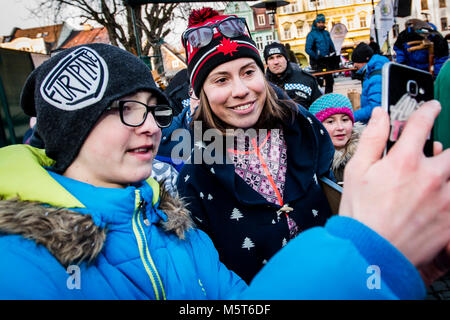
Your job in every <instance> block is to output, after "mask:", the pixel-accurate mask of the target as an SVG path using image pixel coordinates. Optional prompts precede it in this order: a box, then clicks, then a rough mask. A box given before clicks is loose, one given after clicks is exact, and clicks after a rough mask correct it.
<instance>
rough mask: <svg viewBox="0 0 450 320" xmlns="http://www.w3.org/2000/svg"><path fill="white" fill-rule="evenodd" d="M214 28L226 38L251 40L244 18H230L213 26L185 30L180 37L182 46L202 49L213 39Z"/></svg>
mask: <svg viewBox="0 0 450 320" xmlns="http://www.w3.org/2000/svg"><path fill="white" fill-rule="evenodd" d="M214 28H217V30H218V31H219V32H220V33H221V34H222V35H223V36H224V37H227V38H235V37H239V36H242V35H245V36H248V37H250V38H251V35H250V31H249V29H248V26H247V23H246V22H245V18H238V17H231V18H226V19H224V20H222V21H219V22H217V23H214V24H210V25H205V26H201V27H196V28H190V29H187V30H186V31H185V32H183V35H182V36H181V38H182V41H183V46H184V47H185V48H186V47H187V43H189V44H190V46H191V47H193V48H202V47H205V46H207V45H208V44H210V43H211V41H212V39H213V37H214Z"/></svg>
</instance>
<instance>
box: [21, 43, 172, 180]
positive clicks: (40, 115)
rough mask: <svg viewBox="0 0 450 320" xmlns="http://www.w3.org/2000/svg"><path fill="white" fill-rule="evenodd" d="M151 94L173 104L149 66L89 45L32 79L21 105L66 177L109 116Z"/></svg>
mask: <svg viewBox="0 0 450 320" xmlns="http://www.w3.org/2000/svg"><path fill="white" fill-rule="evenodd" d="M140 90H146V91H149V92H151V93H152V94H153V95H155V96H156V97H157V99H158V103H163V104H169V103H168V100H167V98H166V97H165V96H164V94H163V93H162V92H161V91H160V90H159V89H158V87H157V86H156V84H155V81H154V80H153V77H152V74H151V72H150V70H149V68H148V67H147V65H146V64H145V63H143V62H142V61H141V60H140V59H139V58H137V57H136V56H134V55H133V54H131V53H129V52H127V51H125V50H122V49H119V48H118V47H115V46H111V45H107V44H100V43H94V44H85V45H81V46H77V47H74V48H70V49H66V50H64V51H62V52H61V53H58V54H57V55H55V56H53V57H52V58H50V59H49V60H47V61H46V62H44V63H43V64H42V65H40V66H39V67H38V68H36V69H35V70H34V71H33V72H32V73H31V74H30V75H29V77H28V79H27V80H26V82H25V85H24V87H23V89H22V94H21V97H20V104H21V107H22V109H23V110H24V112H25V113H26V114H27V115H29V116H36V117H37V124H36V126H37V132H38V134H39V135H40V136H41V138H42V140H43V142H44V145H45V152H46V154H47V156H48V157H50V158H52V159H53V160H55V161H56V163H55V165H54V167H53V168H52V169H53V170H55V171H56V172H58V173H63V172H64V171H65V170H66V169H67V167H69V165H70V164H71V163H72V162H73V160H74V159H75V158H76V156H77V155H78V152H79V151H80V148H81V146H82V145H83V143H84V141H85V139H86V138H87V136H88V134H89V132H90V131H91V129H92V128H93V127H94V125H95V123H96V122H97V120H98V119H99V117H100V115H101V114H102V113H103V112H104V110H105V109H106V108H107V107H108V106H110V105H111V103H112V102H113V101H115V100H117V99H119V98H121V97H123V96H126V95H129V94H133V93H135V92H137V91H140Z"/></svg>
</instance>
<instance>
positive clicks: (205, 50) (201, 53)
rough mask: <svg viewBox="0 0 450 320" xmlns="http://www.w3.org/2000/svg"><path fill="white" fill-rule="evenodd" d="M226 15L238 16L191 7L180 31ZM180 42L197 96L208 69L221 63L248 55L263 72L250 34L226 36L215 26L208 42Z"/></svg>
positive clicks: (261, 63)
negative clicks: (190, 11) (185, 26)
mask: <svg viewBox="0 0 450 320" xmlns="http://www.w3.org/2000/svg"><path fill="white" fill-rule="evenodd" d="M229 18H237V16H234V15H219V13H218V12H217V11H215V10H213V9H211V8H202V9H200V10H193V11H192V13H191V14H190V16H189V22H188V28H187V29H186V31H185V32H184V33H183V35H184V34H186V33H187V32H188V31H189V30H192V29H195V28H198V27H202V26H207V25H212V24H216V23H218V22H220V21H223V20H225V19H229ZM246 32H247V30H246ZM182 37H183V36H182ZM183 45H185V50H186V57H187V60H188V74H189V81H190V83H191V85H192V88H193V89H194V92H195V95H196V96H197V97H199V96H200V91H201V88H202V86H203V83H204V82H205V79H206V77H207V76H208V75H209V73H210V72H211V71H212V70H213V69H214V68H216V67H217V66H219V65H221V64H223V63H226V62H229V61H232V60H235V59H239V58H244V57H248V58H252V59H253V60H255V61H256V63H257V65H258V66H259V67H260V68H261V70H262V71H263V72H264V64H263V62H262V60H261V57H260V55H259V52H258V49H257V48H256V44H255V42H254V41H253V40H252V38H251V37H250V35H249V34H241V35H239V36H237V37H233V38H227V37H225V36H224V35H222V33H220V32H218V30H217V28H214V34H213V38H212V40H211V42H210V43H208V44H207V45H205V46H203V47H199V48H197V47H194V46H192V45H191V43H189V41H183Z"/></svg>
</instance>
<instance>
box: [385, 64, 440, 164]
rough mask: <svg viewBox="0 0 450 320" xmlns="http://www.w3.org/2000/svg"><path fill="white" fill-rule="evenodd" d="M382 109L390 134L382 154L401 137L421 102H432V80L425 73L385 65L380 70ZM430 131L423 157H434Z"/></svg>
mask: <svg viewBox="0 0 450 320" xmlns="http://www.w3.org/2000/svg"><path fill="white" fill-rule="evenodd" d="M382 76H383V80H382V107H383V108H384V109H385V110H386V111H387V112H388V114H389V118H390V126H391V128H390V134H389V139H388V142H387V144H386V149H385V151H384V154H386V153H387V152H388V151H389V149H390V148H391V147H392V146H393V145H394V143H395V142H396V141H397V140H398V138H399V137H400V135H401V133H402V130H403V128H404V126H405V124H406V122H407V121H408V118H409V116H410V115H411V114H412V113H413V112H414V111H415V110H416V109H418V108H419V107H420V106H421V105H422V104H423V103H424V102H426V101H429V100H432V99H433V81H434V80H433V76H432V75H431V74H430V73H429V72H426V71H422V70H419V69H416V68H412V67H409V66H405V65H402V64H398V63H395V62H389V63H386V64H385V65H384V66H383V69H382ZM432 134H433V130H431V132H430V136H429V138H428V139H427V141H426V143H425V146H424V154H425V155H426V156H428V157H431V156H432V155H433V136H432Z"/></svg>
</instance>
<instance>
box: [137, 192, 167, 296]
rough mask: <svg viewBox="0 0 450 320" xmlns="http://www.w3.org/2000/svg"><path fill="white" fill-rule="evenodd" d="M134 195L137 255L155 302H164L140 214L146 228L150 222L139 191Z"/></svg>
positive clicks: (162, 288) (163, 294)
mask: <svg viewBox="0 0 450 320" xmlns="http://www.w3.org/2000/svg"><path fill="white" fill-rule="evenodd" d="M135 195H136V198H135V210H134V213H133V219H132V225H133V232H134V235H135V237H136V241H137V245H138V248H139V255H140V257H141V261H142V263H143V265H144V268H145V271H146V272H147V275H148V277H149V278H150V281H151V283H152V287H153V291H154V292H155V297H156V300H161V299H162V300H166V294H165V292H164V287H163V285H162V281H161V278H160V276H159V274H158V270H157V269H156V266H155V264H154V262H153V259H152V257H151V255H150V251H149V248H148V242H147V238H146V236H145V232H144V228H143V226H142V223H141V213H142V221H143V222H144V224H145V225H146V226H149V225H150V222H149V221H148V219H147V215H146V213H145V206H146V202H145V200H144V199H142V200H141V194H140V192H139V190H136V191H135Z"/></svg>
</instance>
